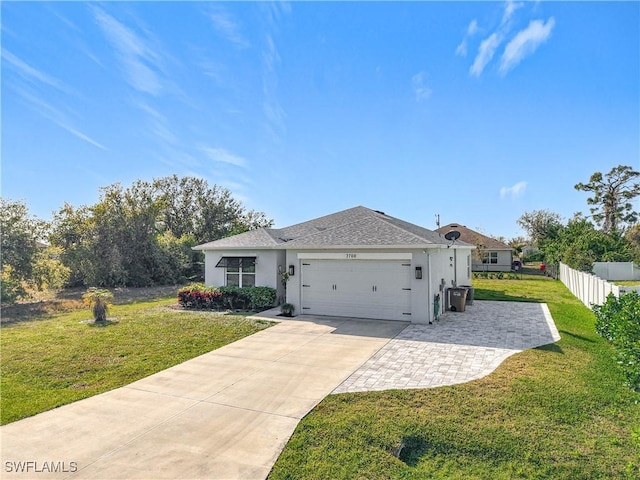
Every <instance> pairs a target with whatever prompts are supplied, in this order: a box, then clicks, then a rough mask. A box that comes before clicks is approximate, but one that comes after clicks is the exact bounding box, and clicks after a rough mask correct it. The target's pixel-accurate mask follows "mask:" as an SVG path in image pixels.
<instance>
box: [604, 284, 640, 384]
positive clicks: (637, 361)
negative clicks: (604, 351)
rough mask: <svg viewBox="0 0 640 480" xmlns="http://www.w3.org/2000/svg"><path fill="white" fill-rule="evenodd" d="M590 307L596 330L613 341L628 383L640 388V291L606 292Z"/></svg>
mask: <svg viewBox="0 0 640 480" xmlns="http://www.w3.org/2000/svg"><path fill="white" fill-rule="evenodd" d="M593 311H594V312H595V314H596V331H597V332H598V333H599V334H600V335H602V336H603V337H604V338H606V339H607V340H609V341H610V342H611V343H612V344H613V346H614V347H615V349H616V356H617V360H618V364H619V365H620V366H621V367H622V370H623V372H624V374H625V375H626V377H627V382H628V384H629V386H630V387H631V388H632V389H633V390H635V391H636V392H640V295H639V294H638V292H629V293H625V294H622V295H620V298H616V297H615V296H614V295H609V297H607V301H606V302H605V303H604V304H603V305H602V306H599V305H596V306H594V307H593Z"/></svg>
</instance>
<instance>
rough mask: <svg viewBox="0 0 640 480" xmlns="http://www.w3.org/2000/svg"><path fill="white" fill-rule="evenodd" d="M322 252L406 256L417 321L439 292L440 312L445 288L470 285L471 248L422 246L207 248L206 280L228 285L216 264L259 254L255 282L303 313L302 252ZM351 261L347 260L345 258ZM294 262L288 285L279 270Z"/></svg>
mask: <svg viewBox="0 0 640 480" xmlns="http://www.w3.org/2000/svg"><path fill="white" fill-rule="evenodd" d="M309 253H321V254H330V255H331V256H335V257H336V258H343V257H341V255H343V256H344V255H346V253H356V254H358V256H359V258H363V256H364V258H366V257H367V254H374V255H369V256H370V257H375V255H384V254H387V253H392V254H402V255H406V258H407V259H408V260H409V261H410V263H411V316H410V317H409V318H408V320H409V319H410V320H411V321H412V322H414V323H428V322H429V321H433V311H434V298H435V295H436V294H438V293H440V313H442V312H444V309H445V289H446V288H449V287H451V286H453V285H454V284H457V285H470V284H471V278H470V277H469V275H468V268H467V257H470V255H471V248H468V247H452V248H446V247H445V246H433V247H429V248H424V249H423V248H421V249H410V250H407V249H393V250H387V249H357V248H355V249H349V250H348V252H347V250H334V249H324V250H322V249H318V250H289V251H286V252H285V251H284V250H226V251H205V283H206V284H207V285H210V286H216V287H217V286H223V285H225V269H224V268H217V267H216V266H215V265H216V264H217V263H218V261H219V260H220V258H222V257H226V256H229V257H241V256H251V257H253V256H255V257H256V285H257V286H268V287H272V288H276V289H277V292H278V299H279V300H280V301H281V302H282V301H285V300H286V301H287V302H289V303H292V304H293V305H294V306H295V314H300V313H301V296H302V284H301V266H302V261H303V260H301V259H300V258H299V254H309ZM345 261H348V260H345ZM290 265H293V267H294V270H295V272H294V275H293V276H291V277H290V278H289V281H288V282H287V286H286V293H285V288H284V286H283V285H282V282H281V276H280V275H279V273H278V267H279V266H282V268H283V269H284V270H285V271H288V270H289V266H290ZM417 266H419V267H422V279H416V278H415V267H417Z"/></svg>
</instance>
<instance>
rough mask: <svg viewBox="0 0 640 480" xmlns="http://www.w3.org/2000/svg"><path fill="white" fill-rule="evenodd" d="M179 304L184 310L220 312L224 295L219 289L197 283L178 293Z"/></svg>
mask: <svg viewBox="0 0 640 480" xmlns="http://www.w3.org/2000/svg"><path fill="white" fill-rule="evenodd" d="M178 303H179V304H180V305H182V306H183V307H184V308H193V309H199V310H200V309H202V310H204V309H207V310H219V309H220V307H222V293H220V290H218V289H217V288H213V287H207V286H205V285H204V284H201V283H196V284H193V285H189V286H187V287H184V288H181V289H180V290H179V291H178Z"/></svg>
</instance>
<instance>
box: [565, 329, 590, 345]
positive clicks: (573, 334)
mask: <svg viewBox="0 0 640 480" xmlns="http://www.w3.org/2000/svg"><path fill="white" fill-rule="evenodd" d="M558 333H560V335H562V334H565V335H569V336H570V337H573V338H577V339H578V340H582V341H583V342H589V343H596V341H595V340H593V339H591V338H587V337H583V336H582V335H577V334H575V333H571V332H568V331H566V330H558Z"/></svg>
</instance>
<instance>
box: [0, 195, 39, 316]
mask: <svg viewBox="0 0 640 480" xmlns="http://www.w3.org/2000/svg"><path fill="white" fill-rule="evenodd" d="M46 228H47V223H46V222H44V221H42V220H39V219H37V218H34V217H30V216H29V210H28V209H27V206H26V205H25V204H24V203H23V202H20V201H11V200H5V199H2V198H0V238H1V245H0V252H1V253H2V262H1V270H0V271H1V273H2V275H1V278H2V301H3V302H5V303H8V302H12V301H15V300H16V299H18V298H20V297H24V296H25V295H26V287H27V286H28V284H29V283H30V282H32V279H33V265H34V262H35V259H36V257H37V255H38V252H39V251H40V249H41V248H44V246H45V245H44V244H43V243H42V241H41V240H42V238H43V237H44V234H45V231H46Z"/></svg>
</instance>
